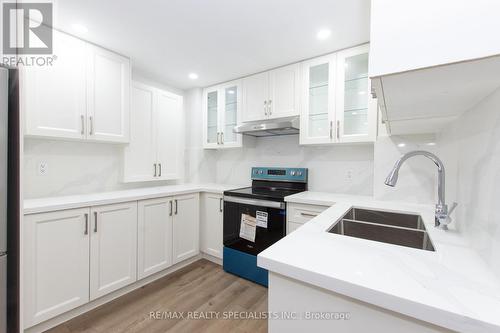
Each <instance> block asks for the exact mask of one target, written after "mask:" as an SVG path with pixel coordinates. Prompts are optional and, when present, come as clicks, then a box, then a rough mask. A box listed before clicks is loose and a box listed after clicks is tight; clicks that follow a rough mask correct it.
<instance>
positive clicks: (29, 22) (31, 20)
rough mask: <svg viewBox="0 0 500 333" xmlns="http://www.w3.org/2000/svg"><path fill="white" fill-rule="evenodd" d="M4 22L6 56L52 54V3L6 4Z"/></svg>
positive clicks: (4, 49)
mask: <svg viewBox="0 0 500 333" xmlns="http://www.w3.org/2000/svg"><path fill="white" fill-rule="evenodd" d="M2 21H3V36H2V37H3V53H4V54H51V53H52V3H4V4H3V17H2ZM16 26H17V29H16Z"/></svg>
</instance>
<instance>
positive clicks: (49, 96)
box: [21, 30, 87, 139]
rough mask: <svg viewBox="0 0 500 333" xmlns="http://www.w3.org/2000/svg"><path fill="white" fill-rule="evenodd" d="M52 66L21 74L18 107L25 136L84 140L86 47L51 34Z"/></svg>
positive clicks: (62, 36)
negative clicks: (22, 111) (24, 124)
mask: <svg viewBox="0 0 500 333" xmlns="http://www.w3.org/2000/svg"><path fill="white" fill-rule="evenodd" d="M53 36H54V37H53V38H54V40H53V43H54V54H56V55H57V60H55V61H54V65H53V66H50V67H49V66H30V67H24V68H22V71H21V103H22V107H23V109H24V113H25V118H26V119H25V120H26V127H25V134H26V135H30V136H41V137H53V138H66V139H84V138H85V137H86V133H87V132H86V121H87V97H86V82H87V81H86V75H87V66H86V59H87V51H86V50H87V44H86V43H85V42H84V41H82V40H80V39H77V38H74V37H71V36H69V35H66V34H64V33H61V32H59V31H57V30H54V34H53Z"/></svg>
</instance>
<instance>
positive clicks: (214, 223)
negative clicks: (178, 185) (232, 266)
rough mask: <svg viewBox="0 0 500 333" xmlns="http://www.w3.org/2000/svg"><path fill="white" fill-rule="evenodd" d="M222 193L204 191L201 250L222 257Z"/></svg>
mask: <svg viewBox="0 0 500 333" xmlns="http://www.w3.org/2000/svg"><path fill="white" fill-rule="evenodd" d="M223 206H224V205H223V202H222V195H220V194H214V193H204V194H203V195H202V200H201V217H202V218H201V225H200V229H201V232H200V235H201V250H202V251H203V252H205V253H207V254H209V255H211V256H214V257H217V258H221V259H222V247H223V245H222V226H223V224H222V216H223Z"/></svg>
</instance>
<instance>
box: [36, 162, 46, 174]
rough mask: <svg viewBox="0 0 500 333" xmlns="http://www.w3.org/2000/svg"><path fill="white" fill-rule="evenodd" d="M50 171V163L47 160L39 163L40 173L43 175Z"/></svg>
mask: <svg viewBox="0 0 500 333" xmlns="http://www.w3.org/2000/svg"><path fill="white" fill-rule="evenodd" d="M47 171H48V165H47V162H40V163H38V174H39V175H41V176H43V175H45V174H46V173H47Z"/></svg>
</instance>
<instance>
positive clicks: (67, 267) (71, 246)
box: [23, 208, 90, 326]
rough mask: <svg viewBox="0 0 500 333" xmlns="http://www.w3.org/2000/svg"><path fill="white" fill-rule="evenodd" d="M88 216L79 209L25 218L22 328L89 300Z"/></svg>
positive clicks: (87, 210) (86, 211)
mask: <svg viewBox="0 0 500 333" xmlns="http://www.w3.org/2000/svg"><path fill="white" fill-rule="evenodd" d="M89 213H90V212H89V209H88V208H82V209H70V210H63V211H59V212H51V213H43V214H34V215H27V216H25V221H24V222H25V224H24V225H25V228H26V229H25V237H26V238H25V241H24V263H23V267H24V306H25V312H24V318H25V320H26V322H25V324H26V325H25V326H32V325H35V324H38V323H40V322H42V321H45V320H47V319H49V318H52V317H55V316H57V315H59V314H61V313H63V312H66V311H68V310H71V309H74V308H76V307H78V306H80V305H82V304H85V303H87V302H88V301H89V229H90V225H89Z"/></svg>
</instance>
